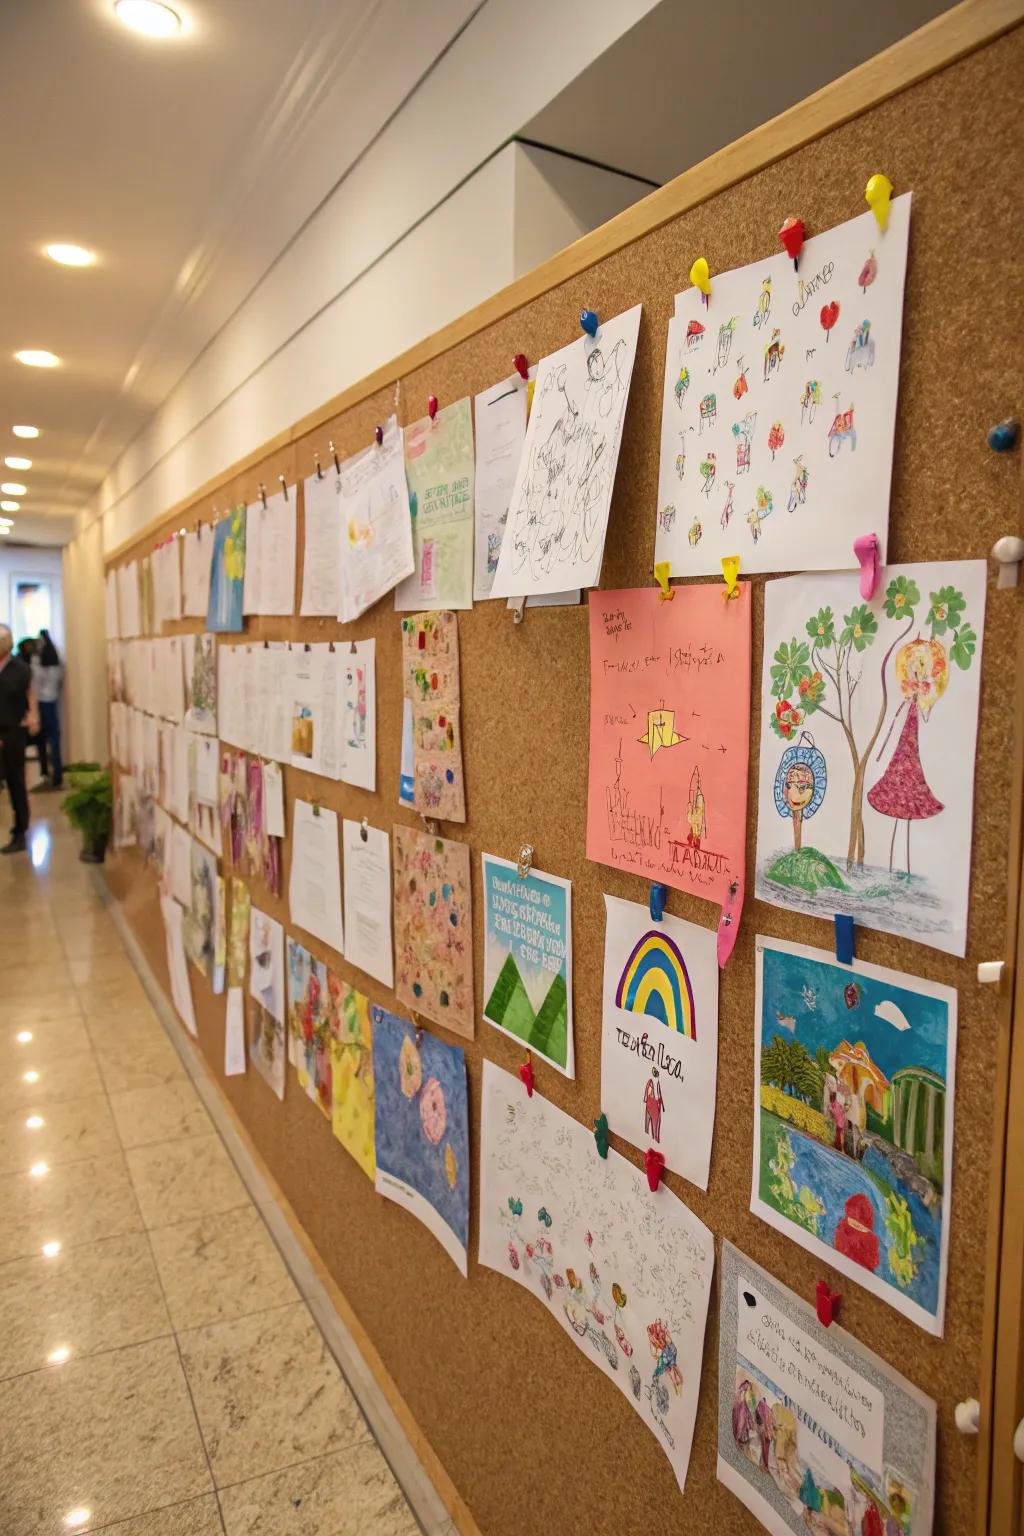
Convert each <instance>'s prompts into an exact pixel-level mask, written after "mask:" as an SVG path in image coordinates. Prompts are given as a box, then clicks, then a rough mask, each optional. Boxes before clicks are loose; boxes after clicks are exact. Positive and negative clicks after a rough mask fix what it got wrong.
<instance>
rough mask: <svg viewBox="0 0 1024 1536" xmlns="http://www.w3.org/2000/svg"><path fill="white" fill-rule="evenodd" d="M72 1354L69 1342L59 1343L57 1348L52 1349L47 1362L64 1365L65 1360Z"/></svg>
mask: <svg viewBox="0 0 1024 1536" xmlns="http://www.w3.org/2000/svg"><path fill="white" fill-rule="evenodd" d="M70 1356H71V1350H70V1349H69V1347H68V1346H67V1344H58V1345H57V1348H56V1349H51V1350H50V1353H49V1354H48V1355H47V1357H46V1363H47V1364H48V1365H63V1364H64V1361H65V1360H67V1359H69V1358H70Z"/></svg>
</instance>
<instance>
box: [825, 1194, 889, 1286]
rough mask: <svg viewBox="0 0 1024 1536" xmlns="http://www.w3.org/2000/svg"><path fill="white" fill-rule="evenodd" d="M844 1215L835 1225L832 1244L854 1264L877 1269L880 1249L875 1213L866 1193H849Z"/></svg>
mask: <svg viewBox="0 0 1024 1536" xmlns="http://www.w3.org/2000/svg"><path fill="white" fill-rule="evenodd" d="M844 1211H845V1215H844V1216H843V1217H842V1219H841V1221H840V1222H839V1225H838V1226H837V1227H836V1231H835V1236H834V1237H833V1239H832V1246H833V1248H834V1249H835V1250H836V1252H837V1253H841V1254H844V1255H845V1256H846V1258H848V1259H852V1260H853V1261H854V1263H855V1264H862V1265H863V1266H864V1268H865V1269H872V1270H874V1269H877V1268H878V1265H879V1263H880V1262H881V1249H880V1247H879V1242H878V1238H877V1236H876V1234H875V1213H874V1211H873V1210H872V1208H871V1201H870V1200H869V1199H868V1197H867V1195H851V1196H850V1197H849V1199H848V1200H847V1202H846V1205H845V1207H844Z"/></svg>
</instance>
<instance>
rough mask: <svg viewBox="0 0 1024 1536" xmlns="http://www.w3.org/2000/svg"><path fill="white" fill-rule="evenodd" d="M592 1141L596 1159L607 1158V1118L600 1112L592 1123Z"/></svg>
mask: <svg viewBox="0 0 1024 1536" xmlns="http://www.w3.org/2000/svg"><path fill="white" fill-rule="evenodd" d="M594 1140H595V1141H596V1142H597V1155H598V1157H607V1156H608V1116H607V1115H606V1114H605V1113H604V1112H603V1111H602V1112H601V1114H599V1115H598V1117H597V1119H596V1120H595V1121H594Z"/></svg>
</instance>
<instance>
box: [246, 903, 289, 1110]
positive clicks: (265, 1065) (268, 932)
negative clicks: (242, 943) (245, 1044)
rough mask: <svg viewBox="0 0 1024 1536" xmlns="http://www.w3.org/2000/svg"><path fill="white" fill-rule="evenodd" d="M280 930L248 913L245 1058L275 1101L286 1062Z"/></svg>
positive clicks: (270, 921) (269, 919)
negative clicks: (249, 1000) (249, 1006)
mask: <svg viewBox="0 0 1024 1536" xmlns="http://www.w3.org/2000/svg"><path fill="white" fill-rule="evenodd" d="M284 977H285V970H284V928H283V927H282V925H281V924H280V923H279V922H278V921H277V920H276V918H273V917H270V916H269V914H268V913H266V912H260V911H259V910H258V908H256V907H252V908H250V911H249V996H250V997H251V998H252V1000H253V1003H254V1004H255V1007H254V1008H252V1009H251V1010H250V1013H251V1015H252V1016H251V1020H250V1036H249V1058H250V1060H251V1062H252V1064H253V1066H254V1067H255V1068H256V1070H257V1072H259V1074H260V1076H261V1077H262V1078H264V1080H265V1081H266V1082H267V1083H268V1084H269V1085H270V1087H271V1088H272V1089H273V1091H274V1092H275V1093H276V1094H277V1097H278V1098H279V1099H283V1098H284V1087H285V1067H286V1064H287V1061H288V1026H287V1021H286V1018H285V982H284Z"/></svg>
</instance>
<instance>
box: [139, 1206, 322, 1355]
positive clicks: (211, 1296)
mask: <svg viewBox="0 0 1024 1536" xmlns="http://www.w3.org/2000/svg"><path fill="white" fill-rule="evenodd" d="M150 1241H151V1243H152V1246H153V1257H154V1258H155V1260H156V1267H157V1271H158V1272H159V1275H160V1281H161V1284H162V1285H163V1288H164V1295H165V1296H166V1298H167V1306H168V1308H169V1309H170V1314H171V1321H172V1322H173V1323H174V1326H175V1328H178V1329H181V1328H198V1327H200V1326H201V1325H203V1324H206V1323H217V1322H222V1321H224V1320H225V1319H226V1318H232V1317H241V1316H243V1315H244V1314H245V1313H247V1312H264V1311H266V1310H267V1309H268V1308H270V1307H279V1306H282V1305H284V1304H285V1303H287V1302H291V1301H297V1300H298V1299H299V1293H298V1291H297V1290H296V1289H295V1285H294V1283H293V1281H292V1279H291V1276H290V1275H289V1273H288V1271H287V1269H286V1268H285V1265H284V1260H283V1259H282V1258H281V1255H280V1253H278V1251H277V1248H276V1246H275V1244H274V1243H273V1242H272V1240H271V1237H270V1234H269V1233H268V1231H267V1229H266V1226H265V1225H264V1223H263V1220H262V1218H261V1216H260V1214H259V1212H258V1211H257V1210H256V1208H255V1206H252V1205H245V1206H242V1207H241V1208H240V1209H238V1210H236V1211H223V1212H222V1213H221V1214H220V1215H217V1216H203V1217H201V1218H200V1219H199V1220H198V1221H186V1222H179V1223H176V1224H175V1225H174V1226H172V1227H157V1228H156V1229H155V1230H154V1231H152V1232H151V1233H150Z"/></svg>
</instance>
